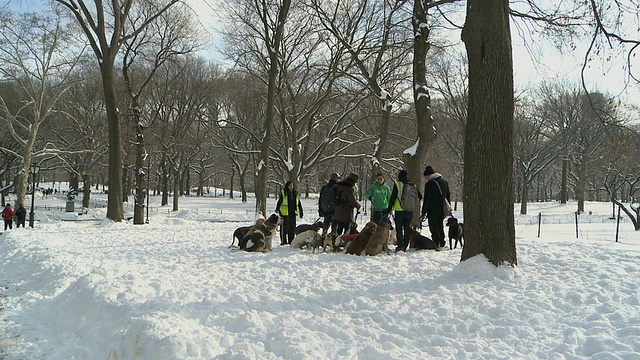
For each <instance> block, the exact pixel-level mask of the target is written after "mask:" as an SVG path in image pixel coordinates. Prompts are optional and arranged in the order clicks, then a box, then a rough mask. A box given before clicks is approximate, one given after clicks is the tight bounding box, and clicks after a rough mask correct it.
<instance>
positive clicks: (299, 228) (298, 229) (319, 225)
mask: <svg viewBox="0 0 640 360" xmlns="http://www.w3.org/2000/svg"><path fill="white" fill-rule="evenodd" d="M323 226H324V223H323V222H322V221H316V223H315V224H302V225H298V226H296V228H295V230H294V231H293V232H294V234H295V235H298V234H300V233H303V232H305V231H308V230H313V231H315V232H318V231H320V229H322V228H323Z"/></svg>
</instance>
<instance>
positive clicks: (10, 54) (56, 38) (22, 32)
mask: <svg viewBox="0 0 640 360" xmlns="http://www.w3.org/2000/svg"><path fill="white" fill-rule="evenodd" d="M2 16H6V17H5V18H4V19H2V20H3V21H1V24H0V74H2V78H3V79H4V81H5V82H6V84H7V85H10V86H11V87H12V88H13V90H14V91H15V93H14V96H17V99H19V100H21V103H20V105H18V106H15V107H14V106H10V104H9V103H8V102H7V101H6V100H5V98H4V97H3V96H0V121H1V122H2V123H3V124H4V125H5V128H6V129H7V132H8V133H9V134H10V135H11V137H12V139H13V140H14V141H15V142H14V143H13V146H14V147H13V146H12V148H7V147H4V148H3V149H2V151H3V152H5V153H7V154H11V155H12V156H15V157H16V158H17V159H19V165H18V167H19V170H18V172H17V173H18V174H17V177H16V181H15V183H14V186H15V193H16V197H17V199H16V203H17V204H24V200H25V194H26V190H27V184H28V180H29V167H30V166H31V163H32V162H37V161H38V160H42V159H43V158H44V157H46V156H49V157H51V156H55V155H57V154H60V153H61V152H62V151H64V150H66V149H62V150H61V149H58V148H53V147H51V146H50V144H45V143H42V142H41V143H39V142H38V140H39V137H40V129H41V127H42V126H43V124H44V123H45V122H46V121H48V120H49V119H50V118H52V117H53V116H54V114H56V112H57V111H58V109H57V106H58V102H59V101H60V98H61V97H62V96H63V95H64V93H65V92H66V91H67V90H68V89H69V87H70V86H71V85H72V84H73V80H74V79H73V76H72V72H73V69H74V67H75V66H76V64H77V63H78V61H79V59H80V55H81V52H82V46H81V44H80V46H79V47H78V48H77V49H79V51H77V52H74V51H73V49H74V46H77V45H78V44H75V43H74V41H73V37H72V36H71V33H70V32H69V31H68V30H69V29H66V28H65V27H64V26H63V25H62V21H61V19H60V18H59V17H57V16H56V15H55V14H53V15H52V16H41V15H37V14H24V15H22V16H20V17H18V18H13V17H10V16H9V15H6V14H2ZM14 105H15V104H14Z"/></svg>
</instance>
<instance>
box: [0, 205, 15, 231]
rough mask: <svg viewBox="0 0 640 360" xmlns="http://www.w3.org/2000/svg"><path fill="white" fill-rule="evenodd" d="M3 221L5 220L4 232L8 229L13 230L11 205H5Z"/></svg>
mask: <svg viewBox="0 0 640 360" xmlns="http://www.w3.org/2000/svg"><path fill="white" fill-rule="evenodd" d="M2 219H3V220H4V230H5V231H6V230H7V228H9V229H13V209H12V208H11V204H7V205H5V207H4V209H3V210H2Z"/></svg>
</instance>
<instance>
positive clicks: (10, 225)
mask: <svg viewBox="0 0 640 360" xmlns="http://www.w3.org/2000/svg"><path fill="white" fill-rule="evenodd" d="M7 228H9V229H13V220H5V221H4V229H5V230H7Z"/></svg>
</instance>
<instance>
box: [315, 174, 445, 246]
mask: <svg viewBox="0 0 640 360" xmlns="http://www.w3.org/2000/svg"><path fill="white" fill-rule="evenodd" d="M423 176H424V179H425V181H426V182H425V185H424V197H422V195H421V194H420V192H418V196H419V197H421V200H422V201H423V202H422V207H421V211H420V214H421V216H420V221H421V222H423V221H425V220H428V224H429V231H430V232H431V237H432V240H433V241H434V242H435V243H436V244H437V245H438V247H439V248H444V246H445V233H444V224H443V221H444V218H445V216H446V215H448V214H445V213H444V210H443V201H444V199H445V198H446V199H447V201H449V202H450V201H451V193H450V191H449V184H448V182H447V181H446V180H444V179H443V178H442V175H441V174H440V173H437V172H435V171H434V170H433V168H432V167H431V166H427V167H426V168H425V169H424V172H423ZM357 181H358V175H357V174H354V173H351V174H349V176H348V177H347V179H345V180H344V181H340V176H339V175H338V174H337V173H333V174H331V177H330V179H329V182H328V183H327V184H325V185H324V186H323V188H322V190H321V191H320V193H321V197H322V194H323V193H324V189H325V187H334V188H335V189H336V199H337V200H336V204H335V209H334V210H333V211H327V209H322V206H321V203H322V199H320V200H319V202H318V203H319V209H318V214H319V215H320V216H321V217H323V218H324V233H325V234H326V232H327V231H328V229H329V227H331V232H333V233H335V234H336V235H343V234H346V233H348V232H349V230H350V226H351V224H355V219H354V218H353V210H354V209H356V210H357V212H356V216H357V214H358V213H359V211H360V208H361V205H360V203H359V202H358V201H357V200H356V197H355V189H354V187H355V184H356V183H357ZM406 186H415V185H414V184H412V183H411V182H410V181H409V177H408V174H407V171H406V170H400V171H399V172H398V178H397V181H395V182H394V184H393V188H391V187H389V186H388V185H387V184H385V178H384V175H383V174H382V173H378V174H377V176H376V181H375V182H374V183H373V184H371V185H370V186H369V187H368V188H367V191H366V193H365V194H364V197H365V198H366V199H368V200H370V201H371V221H373V222H375V223H376V224H379V223H380V221H381V220H383V219H386V218H388V217H389V216H390V215H391V214H392V213H393V220H394V222H395V229H396V236H397V240H398V245H397V247H396V249H395V251H396V252H398V251H406V250H407V247H408V246H409V238H408V234H410V230H411V221H412V220H413V211H407V210H405V208H403V206H402V202H401V197H402V193H403V190H404V188H405V187H406ZM323 235H324V234H323Z"/></svg>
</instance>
